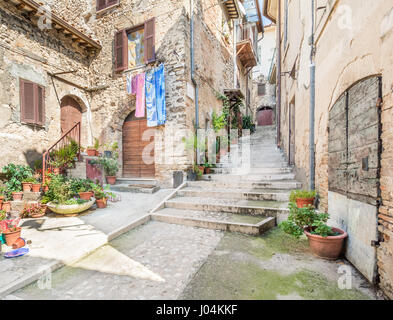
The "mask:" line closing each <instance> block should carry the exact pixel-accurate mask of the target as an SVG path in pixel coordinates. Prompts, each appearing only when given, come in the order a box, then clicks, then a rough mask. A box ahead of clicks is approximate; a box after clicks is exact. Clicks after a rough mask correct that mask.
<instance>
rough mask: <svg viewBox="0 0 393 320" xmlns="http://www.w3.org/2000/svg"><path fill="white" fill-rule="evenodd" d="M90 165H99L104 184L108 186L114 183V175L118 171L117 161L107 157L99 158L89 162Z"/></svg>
mask: <svg viewBox="0 0 393 320" xmlns="http://www.w3.org/2000/svg"><path fill="white" fill-rule="evenodd" d="M91 163H92V164H98V165H101V166H102V168H103V169H104V172H105V177H106V182H107V183H108V184H111V185H113V184H115V183H116V173H117V172H118V171H119V164H118V161H117V159H115V158H108V157H99V158H98V159H97V160H93V161H91Z"/></svg>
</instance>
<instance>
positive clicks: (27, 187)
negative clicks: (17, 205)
mask: <svg viewBox="0 0 393 320" xmlns="http://www.w3.org/2000/svg"><path fill="white" fill-rule="evenodd" d="M35 182H36V179H35V178H34V177H33V176H31V177H27V178H26V179H23V181H22V191H23V192H30V191H31V189H32V187H33V183H35Z"/></svg>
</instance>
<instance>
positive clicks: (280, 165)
mask: <svg viewBox="0 0 393 320" xmlns="http://www.w3.org/2000/svg"><path fill="white" fill-rule="evenodd" d="M216 167H217V168H237V167H241V166H238V165H235V164H234V163H231V162H228V163H225V162H221V161H220V162H219V163H217V164H216ZM251 167H253V168H285V167H288V162H286V161H285V162H284V161H269V162H263V163H251Z"/></svg>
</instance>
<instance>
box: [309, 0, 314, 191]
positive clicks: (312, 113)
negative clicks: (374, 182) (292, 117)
mask: <svg viewBox="0 0 393 320" xmlns="http://www.w3.org/2000/svg"><path fill="white" fill-rule="evenodd" d="M310 46H311V53H310V142H309V144H310V146H309V147H310V190H314V189H315V147H314V145H315V141H314V140H315V137H314V135H315V132H314V125H315V63H314V49H315V44H314V0H311V38H310Z"/></svg>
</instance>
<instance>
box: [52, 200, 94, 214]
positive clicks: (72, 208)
mask: <svg viewBox="0 0 393 320" xmlns="http://www.w3.org/2000/svg"><path fill="white" fill-rule="evenodd" d="M95 201H96V200H95V199H92V200H90V201H88V202H85V203H82V204H70V205H61V204H58V205H56V204H54V203H51V202H49V203H48V204H47V206H48V208H49V209H50V210H51V211H53V212H55V213H57V214H65V215H67V214H77V213H81V212H83V211H86V210H88V209H90V208H91V206H92V205H93V204H94V202H95Z"/></svg>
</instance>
